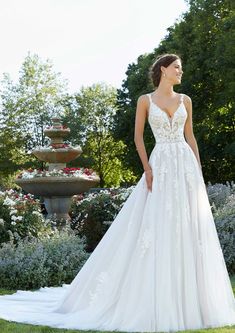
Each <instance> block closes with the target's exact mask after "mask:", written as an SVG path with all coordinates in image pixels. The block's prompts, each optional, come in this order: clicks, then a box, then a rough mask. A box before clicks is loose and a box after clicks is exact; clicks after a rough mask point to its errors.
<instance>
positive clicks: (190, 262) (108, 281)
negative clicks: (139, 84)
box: [0, 54, 235, 332]
mask: <svg viewBox="0 0 235 333" xmlns="http://www.w3.org/2000/svg"><path fill="white" fill-rule="evenodd" d="M182 73H183V70H182V64H181V60H180V58H179V56H177V55H175V54H164V55H161V56H159V57H158V58H157V59H156V61H155V62H154V63H153V65H152V66H151V78H152V80H153V84H154V86H155V90H154V91H153V92H151V93H149V94H147V95H142V96H140V97H139V99H138V103H137V109H136V120H135V137H134V140H135V144H136V148H137V151H138V153H139V157H140V159H141V161H142V164H143V170H144V172H143V174H142V177H141V178H140V180H139V181H138V183H137V184H136V186H135V188H134V190H133V191H132V193H131V194H130V196H129V197H128V199H127V200H126V202H125V204H124V205H123V207H122V209H121V210H120V212H119V214H118V215H117V216H116V218H115V220H114V221H113V223H112V224H111V226H110V227H109V229H108V231H107V232H106V234H105V235H104V237H103V238H102V240H101V241H100V243H99V244H98V246H97V247H96V248H95V250H94V251H93V253H92V254H91V255H90V257H89V259H88V260H87V262H86V263H85V265H84V266H83V267H82V269H81V270H80V271H79V273H78V274H77V276H76V277H75V278H74V280H73V281H72V283H71V284H70V285H63V286H62V287H51V288H41V289H39V290H37V291H34V292H30V291H20V290H19V291H17V292H16V293H15V294H13V295H5V296H1V297H0V317H1V318H4V319H6V320H10V321H16V322H22V323H31V324H34V325H48V326H51V327H57V328H68V329H84V330H91V329H92V330H102V331H104V330H105V331H114V330H115V331H125V332H177V331H182V330H189V329H201V328H209V327H221V326H225V325H234V324H235V300H234V296H233V292H232V287H231V284H230V280H229V275H228V271H227V268H226V265H225V261H224V257H223V253H222V250H221V246H220V243H219V239H218V235H217V232H216V228H215V223H214V220H213V215H212V212H211V208H210V204H209V200H208V196H207V192H206V186H205V183H204V179H203V174H202V170H201V163H200V157H199V152H198V147H197V143H196V140H195V137H194V134H193V124H192V102H191V99H190V98H189V97H188V96H186V95H184V94H178V93H176V92H175V91H174V90H173V87H174V85H177V84H180V83H181V76H182ZM146 121H148V123H149V125H150V127H151V129H152V132H153V136H154V138H155V141H156V142H155V146H154V148H153V150H152V152H151V154H150V156H149V158H148V157H147V154H146V150H145V146H144V141H143V132H144V125H145V122H146Z"/></svg>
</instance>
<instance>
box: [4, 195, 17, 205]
mask: <svg viewBox="0 0 235 333" xmlns="http://www.w3.org/2000/svg"><path fill="white" fill-rule="evenodd" d="M3 205H5V206H14V205H15V201H13V200H12V199H10V198H9V197H6V198H5V200H4V201H3Z"/></svg>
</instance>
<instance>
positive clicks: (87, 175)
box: [17, 168, 97, 179]
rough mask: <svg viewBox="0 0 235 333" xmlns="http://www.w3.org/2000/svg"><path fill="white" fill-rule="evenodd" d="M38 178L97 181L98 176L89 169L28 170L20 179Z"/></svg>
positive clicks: (23, 172) (19, 175) (22, 172)
mask: <svg viewBox="0 0 235 333" xmlns="http://www.w3.org/2000/svg"><path fill="white" fill-rule="evenodd" d="M36 177H79V178H84V179H96V178H97V174H96V172H95V171H94V170H93V169H88V168H63V169H61V170H56V169H54V170H51V171H48V170H41V169H28V170H23V171H21V172H20V173H19V174H18V176H17V178H18V179H31V178H36Z"/></svg>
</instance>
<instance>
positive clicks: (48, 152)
mask: <svg viewBox="0 0 235 333" xmlns="http://www.w3.org/2000/svg"><path fill="white" fill-rule="evenodd" d="M32 153H33V154H34V155H35V156H36V157H37V158H38V159H39V160H40V161H45V162H48V163H68V162H70V161H72V160H75V159H76V158H77V157H78V156H80V155H81V153H82V149H81V148H80V147H78V148H57V149H54V150H52V149H40V150H38V149H35V150H34V151H33V152H32Z"/></svg>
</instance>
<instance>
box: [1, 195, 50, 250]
mask: <svg viewBox="0 0 235 333" xmlns="http://www.w3.org/2000/svg"><path fill="white" fill-rule="evenodd" d="M47 232H49V233H50V232H51V225H50V223H49V221H45V219H44V216H43V214H42V213H41V205H40V201H39V200H37V199H35V198H34V196H33V195H32V194H23V193H22V192H17V191H14V190H7V191H4V192H0V243H2V242H6V241H9V240H10V239H11V238H12V237H13V238H15V239H17V238H19V237H20V238H24V237H28V236H35V237H39V236H40V235H42V234H44V233H47Z"/></svg>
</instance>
